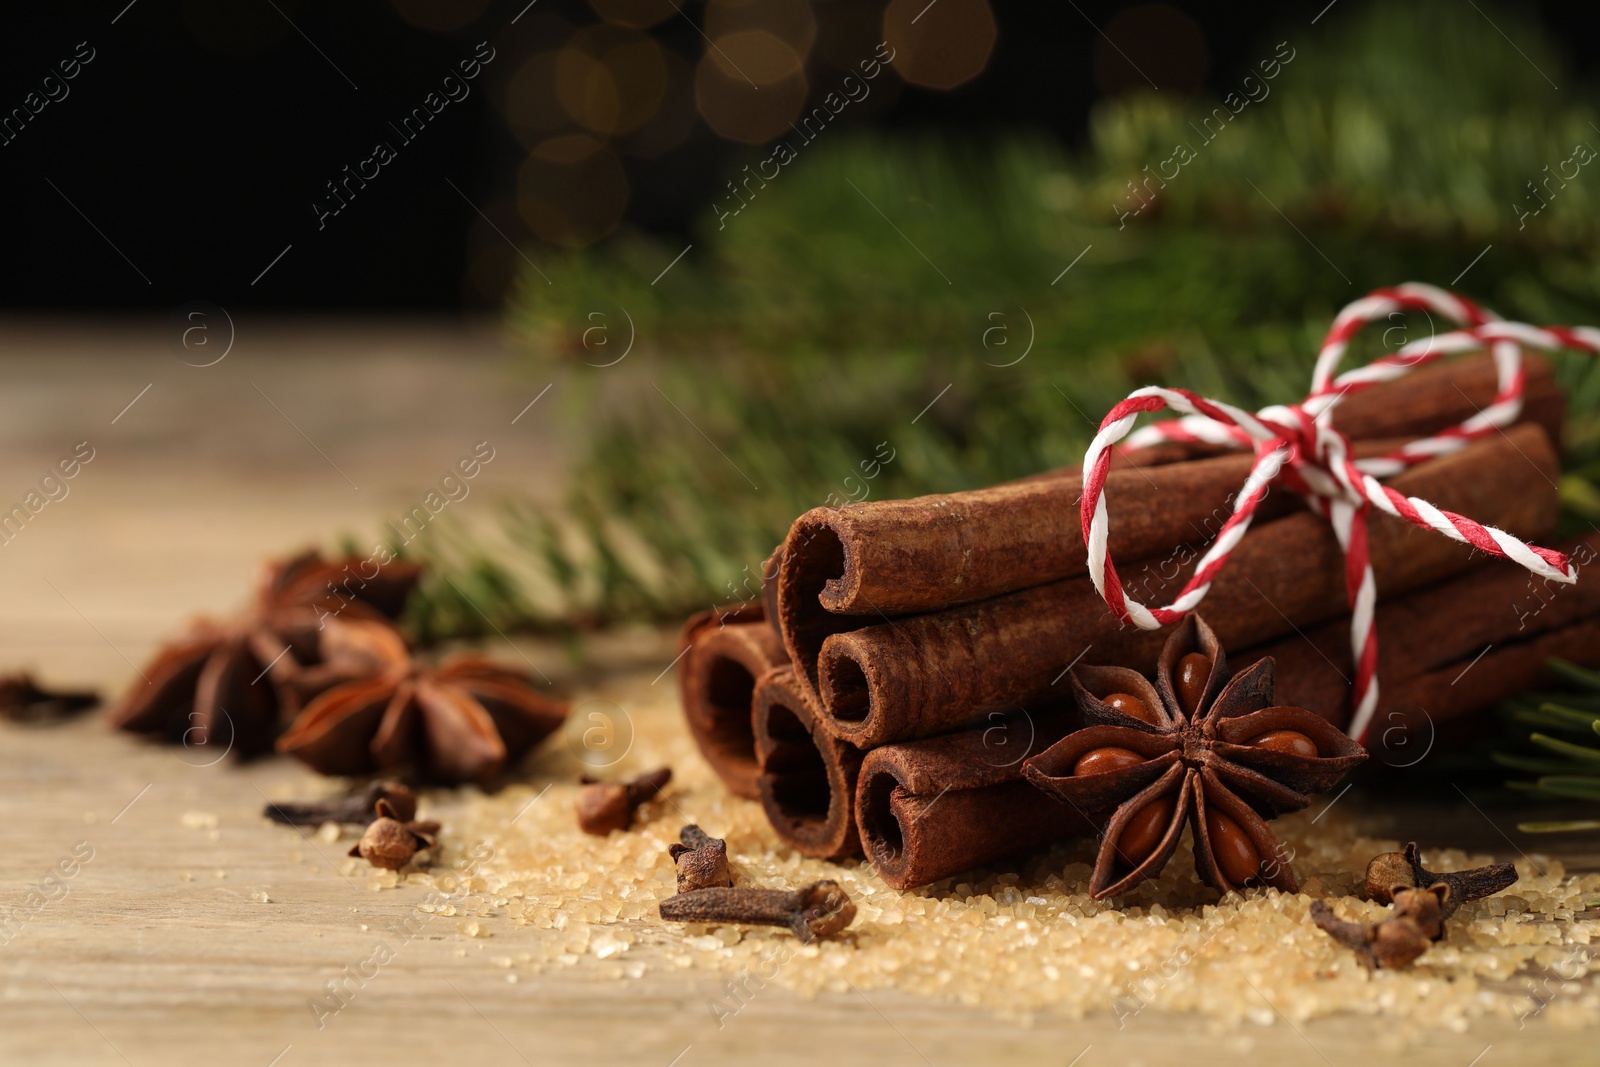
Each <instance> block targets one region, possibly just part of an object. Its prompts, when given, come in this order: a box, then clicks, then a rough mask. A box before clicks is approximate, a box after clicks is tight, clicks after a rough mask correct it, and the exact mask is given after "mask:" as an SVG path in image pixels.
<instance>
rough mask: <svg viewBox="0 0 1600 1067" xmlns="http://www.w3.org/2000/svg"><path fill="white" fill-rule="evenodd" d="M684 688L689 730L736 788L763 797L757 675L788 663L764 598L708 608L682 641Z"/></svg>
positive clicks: (752, 796)
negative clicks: (756, 722) (755, 698)
mask: <svg viewBox="0 0 1600 1067" xmlns="http://www.w3.org/2000/svg"><path fill="white" fill-rule="evenodd" d="M678 648H679V657H680V658H679V661H678V692H679V695H680V697H681V698H682V700H683V717H684V720H685V721H686V722H687V723H688V725H689V733H690V734H691V735H692V736H693V737H694V740H695V743H696V744H697V745H699V746H700V751H701V753H702V754H703V755H704V756H705V758H706V762H707V763H709V764H711V768H712V770H714V771H716V772H717V777H719V778H721V779H722V781H723V782H724V783H725V784H726V785H727V787H728V789H729V791H730V792H732V793H735V794H736V795H738V796H741V797H747V798H748V799H750V800H756V799H759V798H760V796H761V792H760V789H759V788H758V787H757V785H756V776H757V775H758V774H759V773H760V768H759V766H758V765H757V763H756V738H755V729H754V726H753V725H752V722H753V720H752V704H751V698H752V696H753V695H754V693H755V686H756V679H757V678H759V677H760V676H761V675H763V674H765V673H767V671H769V670H771V669H772V668H773V667H776V666H778V665H779V664H780V663H783V662H785V660H786V657H785V656H784V652H783V642H782V640H781V639H780V638H779V637H778V635H777V633H776V632H775V631H774V630H773V629H772V627H771V626H769V625H768V624H767V622H766V621H765V619H764V617H763V613H762V610H761V602H760V601H749V602H747V603H743V604H731V605H729V606H728V607H725V608H713V609H711V610H710V611H702V612H701V613H700V614H698V615H695V616H694V617H692V618H691V619H690V620H689V621H688V622H687V623H685V624H684V627H683V632H682V634H681V635H680V637H679V639H678Z"/></svg>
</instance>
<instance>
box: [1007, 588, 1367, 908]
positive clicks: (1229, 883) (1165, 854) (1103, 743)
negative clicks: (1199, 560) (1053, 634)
mask: <svg viewBox="0 0 1600 1067" xmlns="http://www.w3.org/2000/svg"><path fill="white" fill-rule="evenodd" d="M1272 672H1273V661H1272V659H1271V658H1267V659H1264V660H1261V661H1260V662H1258V663H1255V664H1252V665H1251V666H1250V667H1247V668H1246V669H1244V670H1243V671H1241V672H1239V673H1238V674H1237V675H1233V676H1232V677H1231V678H1230V676H1229V672H1228V669H1227V664H1226V662H1225V660H1224V656H1223V651H1222V648H1221V646H1220V645H1219V644H1218V642H1217V638H1216V635H1215V634H1214V633H1212V631H1211V628H1210V627H1209V626H1207V625H1206V624H1205V623H1204V622H1203V621H1202V620H1201V619H1200V618H1199V617H1198V616H1194V615H1191V616H1189V617H1188V618H1186V619H1185V620H1184V621H1183V622H1182V623H1181V624H1179V626H1178V627H1177V628H1176V629H1175V630H1174V631H1173V633H1172V636H1171V637H1169V638H1168V639H1167V643H1166V645H1165V647H1163V649H1162V650H1161V656H1160V659H1159V661H1158V662H1157V666H1156V681H1155V684H1154V685H1151V684H1150V682H1149V681H1147V680H1146V679H1145V678H1144V676H1143V675H1141V674H1139V673H1138V672H1137V671H1132V670H1127V669H1125V668H1122V667H1082V668H1078V669H1076V670H1074V671H1073V674H1072V688H1073V694H1074V695H1075V697H1076V698H1077V702H1078V707H1079V710H1080V712H1081V714H1082V717H1083V721H1084V723H1085V724H1086V725H1085V726H1084V727H1083V728H1082V729H1079V730H1077V731H1075V732H1073V733H1071V734H1068V735H1067V736H1066V737H1065V738H1063V739H1062V740H1060V741H1058V742H1057V743H1056V744H1055V745H1053V746H1051V747H1050V748H1049V749H1047V750H1046V751H1044V752H1042V753H1040V754H1039V755H1037V756H1034V757H1033V758H1032V759H1030V760H1028V762H1027V763H1025V764H1024V765H1023V767H1024V771H1025V773H1026V774H1027V776H1028V778H1029V780H1030V781H1032V782H1033V783H1034V784H1035V785H1036V786H1038V787H1039V788H1040V789H1043V790H1044V791H1046V792H1047V793H1050V794H1051V795H1053V796H1055V797H1058V798H1059V799H1061V800H1063V801H1065V802H1067V803H1069V804H1071V805H1073V806H1074V807H1075V808H1077V809H1078V810H1079V811H1080V812H1082V813H1084V814H1086V815H1088V816H1090V817H1091V818H1092V819H1093V820H1095V821H1096V823H1097V824H1098V825H1099V826H1100V827H1101V833H1102V837H1101V844H1100V851H1099V854H1098V855H1097V856H1096V858H1095V865H1094V872H1093V874H1092V875H1091V876H1090V880H1089V892H1090V893H1091V894H1092V895H1093V896H1094V897H1096V898H1097V899H1099V898H1104V897H1108V896H1112V895H1114V894H1117V893H1122V892H1125V891H1126V890H1128V889H1131V888H1133V887H1134V886H1135V885H1137V884H1139V883H1140V882H1142V881H1144V880H1145V879H1147V878H1153V877H1155V876H1156V875H1157V874H1159V873H1160V872H1161V869H1162V867H1164V866H1165V865H1166V862H1167V860H1168V859H1169V858H1170V857H1171V855H1172V853H1173V851H1174V850H1175V849H1176V848H1177V847H1178V839H1179V837H1180V836H1181V834H1182V831H1183V824H1184V822H1185V821H1187V822H1188V823H1189V824H1190V827H1191V829H1192V832H1193V837H1194V862H1195V870H1196V872H1197V873H1198V874H1199V875H1200V877H1201V878H1202V879H1203V880H1204V881H1205V882H1206V884H1207V885H1210V886H1213V887H1215V888H1217V889H1220V890H1222V891H1224V892H1227V891H1228V890H1230V889H1240V888H1243V887H1244V886H1247V885H1267V886H1274V887H1276V888H1278V889H1281V890H1284V891H1287V892H1293V891H1295V890H1296V888H1297V885H1296V882H1295V876H1294V872H1293V871H1292V870H1291V869H1290V867H1289V862H1288V857H1286V856H1284V855H1283V854H1282V850H1281V849H1280V847H1279V844H1278V840H1277V838H1276V837H1274V836H1273V833H1272V831H1271V830H1270V829H1269V828H1268V827H1267V823H1266V820H1267V819H1271V818H1273V817H1275V816H1277V815H1281V814H1284V813H1286V812H1290V811H1298V810H1300V809H1301V808H1303V807H1305V806H1306V805H1307V804H1308V803H1310V794H1312V793H1322V792H1326V791H1327V790H1329V789H1331V788H1333V786H1334V785H1336V784H1337V783H1338V781H1339V779H1340V778H1341V777H1343V776H1344V773H1345V772H1346V771H1348V770H1350V769H1351V768H1352V767H1354V766H1356V765H1357V764H1359V763H1360V762H1361V761H1362V760H1364V759H1366V751H1365V750H1364V749H1363V748H1362V747H1361V746H1360V745H1359V744H1357V743H1356V742H1355V741H1352V740H1351V739H1350V738H1348V737H1346V736H1345V735H1344V734H1342V733H1340V732H1339V731H1338V730H1337V729H1336V728H1334V726H1333V725H1332V724H1330V723H1329V722H1328V721H1327V720H1326V719H1323V718H1321V717H1320V716H1318V715H1315V714H1313V713H1312V712H1309V711H1307V710H1305V709H1304V708H1292V707H1276V706H1273V703H1272Z"/></svg>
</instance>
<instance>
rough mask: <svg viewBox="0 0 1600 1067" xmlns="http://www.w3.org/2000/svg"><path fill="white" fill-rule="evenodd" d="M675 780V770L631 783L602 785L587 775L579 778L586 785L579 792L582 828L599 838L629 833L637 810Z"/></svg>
mask: <svg viewBox="0 0 1600 1067" xmlns="http://www.w3.org/2000/svg"><path fill="white" fill-rule="evenodd" d="M671 780H672V768H671V767H662V768H660V769H659V770H654V771H650V772H649V773H648V774H641V775H639V777H637V778H634V779H632V780H630V781H627V782H599V781H596V780H595V779H593V778H590V777H589V776H588V775H584V776H583V777H581V778H579V779H578V781H579V782H581V783H582V785H583V788H581V789H579V790H578V829H580V830H582V831H583V832H584V833H586V834H594V835H595V836H597V837H604V836H605V835H607V834H609V833H610V832H611V831H613V830H626V829H627V828H628V827H630V826H632V825H633V815H634V811H635V810H636V809H637V808H638V807H639V805H640V804H643V803H644V802H645V801H647V800H649V799H650V798H651V797H654V796H655V795H656V794H657V793H659V792H661V790H663V789H665V788H666V785H667V783H668V782H670V781H671Z"/></svg>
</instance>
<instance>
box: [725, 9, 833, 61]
mask: <svg viewBox="0 0 1600 1067" xmlns="http://www.w3.org/2000/svg"><path fill="white" fill-rule="evenodd" d="M741 30H765V31H766V32H767V33H770V34H772V36H774V37H776V38H778V40H780V41H782V42H784V43H785V44H787V45H788V46H789V47H791V48H793V49H794V50H795V52H796V53H798V54H799V55H800V57H801V58H802V59H804V58H805V57H806V56H807V55H809V54H810V52H811V46H812V45H813V44H815V43H816V40H817V19H816V16H815V15H813V14H812V13H811V5H810V4H808V3H806V2H805V0H711V2H710V3H709V4H707V5H706V15H705V31H706V36H707V37H709V38H710V39H711V40H713V41H719V42H720V40H721V38H723V37H724V36H726V35H727V34H731V33H738V32H740V31H741Z"/></svg>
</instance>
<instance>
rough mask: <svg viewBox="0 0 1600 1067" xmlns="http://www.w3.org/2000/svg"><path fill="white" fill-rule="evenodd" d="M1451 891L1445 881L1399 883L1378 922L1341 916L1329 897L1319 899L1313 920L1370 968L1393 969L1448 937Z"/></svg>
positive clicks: (1314, 909)
mask: <svg viewBox="0 0 1600 1067" xmlns="http://www.w3.org/2000/svg"><path fill="white" fill-rule="evenodd" d="M1450 895H1451V894H1450V887H1449V886H1448V885H1446V884H1444V883H1443V882H1435V883H1434V884H1433V885H1431V886H1429V887H1428V888H1427V889H1410V888H1406V887H1404V886H1401V887H1398V888H1396V889H1395V890H1394V903H1393V907H1392V908H1391V912H1390V914H1389V915H1388V916H1387V917H1385V918H1384V919H1383V920H1381V921H1379V922H1375V923H1355V922H1349V921H1347V920H1345V919H1341V918H1339V917H1338V916H1337V915H1335V914H1334V912H1333V909H1332V908H1331V907H1329V906H1328V904H1327V903H1326V902H1325V901H1321V900H1316V901H1312V903H1311V921H1312V922H1314V923H1316V924H1317V925H1318V926H1319V927H1321V928H1322V931H1323V932H1324V933H1326V934H1327V935H1328V936H1329V937H1331V938H1333V939H1334V940H1335V941H1337V942H1339V943H1340V944H1341V945H1345V946H1346V947H1348V948H1352V949H1354V950H1355V951H1356V952H1357V953H1358V954H1359V955H1360V956H1361V959H1362V962H1364V963H1365V964H1366V965H1367V969H1368V970H1371V969H1373V968H1375V967H1382V968H1385V969H1388V970H1393V969H1394V968H1396V967H1404V966H1406V965H1407V964H1408V963H1411V962H1412V961H1413V960H1415V959H1416V958H1417V957H1418V956H1421V955H1422V954H1423V953H1424V952H1426V951H1428V946H1429V945H1431V944H1432V943H1433V942H1435V941H1442V940H1444V920H1445V916H1446V915H1447V914H1449V911H1448V910H1447V909H1449V907H1450Z"/></svg>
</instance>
